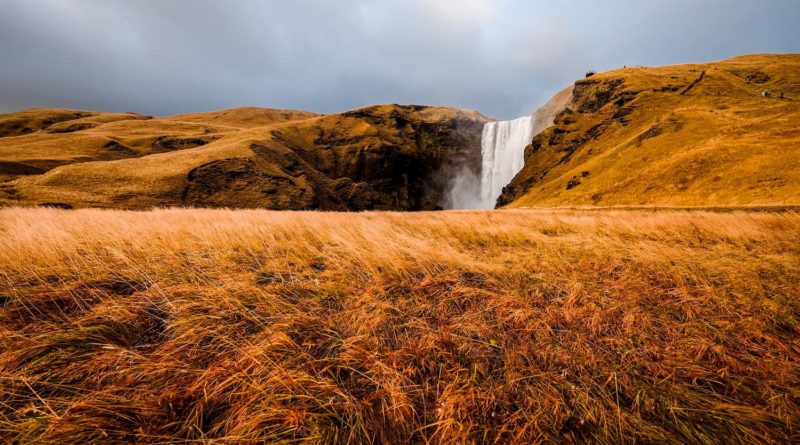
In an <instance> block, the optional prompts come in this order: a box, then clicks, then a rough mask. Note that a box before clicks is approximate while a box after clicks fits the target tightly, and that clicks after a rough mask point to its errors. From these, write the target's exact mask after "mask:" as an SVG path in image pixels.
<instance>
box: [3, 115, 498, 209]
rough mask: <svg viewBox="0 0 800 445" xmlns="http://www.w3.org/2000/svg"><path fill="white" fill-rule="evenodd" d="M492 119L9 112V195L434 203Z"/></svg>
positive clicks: (108, 202)
mask: <svg viewBox="0 0 800 445" xmlns="http://www.w3.org/2000/svg"><path fill="white" fill-rule="evenodd" d="M487 121H488V119H487V118H486V117H484V116H481V115H480V114H478V113H476V112H472V111H462V110H456V109H451V108H443V107H422V106H400V105H382V106H373V107H367V108H364V109H360V110H353V111H350V112H346V113H341V114H334V115H327V116H319V115H315V114H312V113H306V112H299V111H287V110H270V109H260V108H240V109H233V110H222V111H217V112H209V113H198V114H189V115H177V116H170V117H165V118H152V117H149V116H139V115H127V114H123V115H119V114H108V113H92V112H75V111H65V110H29V111H23V112H20V113H11V114H8V115H4V117H3V120H0V128H5V129H6V130H5V133H6V134H7V136H6V137H3V138H0V169H2V170H0V173H3V174H4V175H5V179H6V182H5V183H0V203H3V202H4V203H6V204H12V205H42V204H45V205H57V206H61V207H105V208H109V207H110V208H129V209H130V208H147V207H154V206H175V205H180V206H202V207H237V208H250V207H261V208H274V209H314V208H320V209H329V210H348V209H350V210H361V209H372V208H378V209H380V208H383V209H400V210H413V209H425V208H428V209H433V208H435V207H436V205H437V202H438V201H439V200H440V195H441V193H442V191H443V189H444V186H445V184H444V178H445V177H446V175H445V174H444V173H443V171H444V170H446V169H447V168H450V167H452V168H456V167H459V166H460V165H462V164H465V163H469V164H470V165H479V164H480V162H479V160H478V159H477V158H476V156H479V154H480V150H479V147H480V131H481V128H482V125H483V123H485V122H487ZM2 125H5V126H4V127H3V126H2ZM66 164H69V165H66ZM0 179H2V178H0Z"/></svg>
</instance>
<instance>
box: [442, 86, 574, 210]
mask: <svg viewBox="0 0 800 445" xmlns="http://www.w3.org/2000/svg"><path fill="white" fill-rule="evenodd" d="M572 91H573V87H572V86H569V87H567V88H565V89H564V90H562V91H561V92H559V93H558V94H556V95H555V96H553V98H552V99H550V100H549V101H548V102H547V103H546V104H544V105H543V106H542V107H541V108H539V109H538V110H536V112H535V113H533V115H531V116H525V117H520V118H518V119H514V120H510V121H499V122H489V123H488V124H486V125H484V127H483V134H482V135H481V166H480V167H481V168H480V172H478V171H477V166H467V165H461V166H460V168H456V169H454V171H451V172H450V174H449V175H448V178H449V189H447V191H446V192H445V194H444V197H443V200H442V202H441V203H442V207H444V208H446V209H493V208H494V206H495V204H496V203H497V198H499V197H500V194H501V193H502V192H503V187H505V186H507V185H508V184H509V183H510V182H511V180H512V179H514V176H516V174H517V173H519V171H520V170H522V167H523V166H524V165H525V147H527V146H528V145H529V144H530V143H531V142H532V141H533V138H534V136H536V135H537V134H539V133H541V132H542V131H544V130H546V129H547V128H548V127H549V126H551V125H552V124H553V121H554V119H555V117H556V115H558V113H560V112H561V111H562V110H564V109H565V108H567V106H568V105H569V103H570V101H571V100H572ZM470 167H472V168H470Z"/></svg>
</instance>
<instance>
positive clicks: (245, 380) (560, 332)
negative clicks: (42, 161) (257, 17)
mask: <svg viewBox="0 0 800 445" xmlns="http://www.w3.org/2000/svg"><path fill="white" fill-rule="evenodd" d="M0 234H2V236H0V271H2V273H0V442H2V443H48V444H52V443H187V442H192V443H211V442H213V443H272V442H279V443H331V444H334V443H359V444H362V443H363V444H367V443H381V444H405V443H432V444H433V443H441V444H467V443H538V442H542V443H576V444H577V443H602V444H611V443H659V444H684V443H707V444H713V443H759V444H788V443H797V440H798V438H799V436H798V431H800V330H799V329H798V326H800V303H799V302H798V299H797V295H798V294H800V281H798V277H799V276H800V216H799V215H797V214H795V213H783V214H779V213H761V214H757V213H741V212H737V213H730V214H713V213H706V212H652V211H603V210H594V211H564V210H560V211H541V210H516V209H515V210H499V211H495V212H419V213H385V212H364V213H330V212H324V213H323V212H271V211H264V210H236V211H234V210H210V209H181V210H179V209H172V210H157V211H150V212H122V211H112V210H97V209H82V210H75V211H62V210H57V209H20V208H7V209H0Z"/></svg>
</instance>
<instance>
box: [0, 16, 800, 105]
mask: <svg viewBox="0 0 800 445" xmlns="http://www.w3.org/2000/svg"><path fill="white" fill-rule="evenodd" d="M551 3H554V2H533V1H523V0H520V1H511V0H507V1H492V0H389V1H368V0H336V1H310V0H309V1H297V0H295V1H279V0H274V1H256V0H252V1H230V0H226V1H222V0H220V1H197V0H185V1H184V0H164V1H155V0H152V1H133V0H130V1H122V0H7V1H5V2H3V3H2V4H0V8H1V9H2V10H1V11H0V91H1V92H2V95H0V111H10V110H15V109H19V108H25V107H32V106H59V107H71V108H87V109H101V110H113V111H137V112H142V113H150V114H158V115H161V114H171V113H178V112H190V111H201V110H209V109H216V108H225V107H234V106H243V105H255V106H266V107H278V108H298V109H306V110H312V111H319V112H336V111H342V110H345V109H350V108H355V107H359V106H363V105H368V104H374V103H387V102H398V103H421V104H442V105H452V106H458V107H464V108H475V109H478V110H480V111H481V112H483V113H486V114H489V115H493V116H497V117H501V118H510V117H513V116H516V115H520V114H524V113H527V112H531V111H532V110H533V109H535V107H536V106H537V105H538V104H540V103H542V102H543V101H544V100H546V99H547V97H549V96H550V95H551V94H553V93H554V92H556V91H557V90H558V89H560V88H561V87H563V86H565V85H567V84H568V83H571V82H572V81H573V80H574V79H575V78H577V77H580V76H581V74H582V73H583V71H585V70H586V69H589V68H592V69H598V70H601V69H610V68H615V67H618V66H622V65H645V64H646V65H653V64H669V63H677V62H683V61H703V60H716V59H721V58H726V57H729V56H732V55H735V54H740V53H752V52H797V51H798V49H800V48H798V42H800V30H798V29H799V28H800V27H797V26H796V20H797V18H798V17H800V2H797V1H794V0H764V1H760V2H753V1H747V0H725V1H723V0H706V1H698V0H694V1H692V0H677V1H676V0H672V1H669V2H667V1H660V0H658V1H655V0H653V1H633V0H630V1H628V0H625V1H622V0H620V1H609V2H594V1H588V0H586V1H577V0H576V1H565V2H560V4H559V5H558V6H554V5H552V4H551Z"/></svg>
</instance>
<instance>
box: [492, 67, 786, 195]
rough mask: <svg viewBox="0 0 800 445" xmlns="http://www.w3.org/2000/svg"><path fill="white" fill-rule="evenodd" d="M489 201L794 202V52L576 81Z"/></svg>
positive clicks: (619, 72)
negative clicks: (510, 176) (513, 174)
mask: <svg viewBox="0 0 800 445" xmlns="http://www.w3.org/2000/svg"><path fill="white" fill-rule="evenodd" d="M765 90H766V91H770V92H771V94H772V97H763V96H762V92H763V91H765ZM781 94H783V98H781ZM498 204H499V205H509V206H512V207H518V206H561V205H578V206H580V205H588V206H618V205H625V206H628V205H634V206H636V205H662V206H719V205H724V206H743V205H785V204H792V205H796V204H800V55H753V56H743V57H735V58H733V59H730V60H726V61H722V62H716V63H705V64H691V65H678V66H667V67H644V68H625V69H621V70H616V71H611V72H607V73H601V74H596V75H594V76H591V77H589V78H587V79H584V80H580V81H578V82H576V83H575V88H574V93H573V100H572V103H571V104H570V105H569V107H568V109H567V110H565V111H564V112H562V113H561V114H560V115H559V116H558V117H557V118H556V122H555V125H554V126H553V127H551V128H550V129H548V130H547V131H545V132H543V133H541V134H540V135H538V136H537V137H535V138H534V140H533V143H532V144H531V146H530V147H528V149H527V150H526V163H525V167H524V169H523V170H522V171H521V172H520V173H519V174H518V175H517V176H516V177H515V178H514V180H513V181H512V182H511V184H510V185H509V186H508V187H507V189H506V192H505V193H504V194H503V195H502V196H501V197H500V199H499V201H498Z"/></svg>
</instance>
